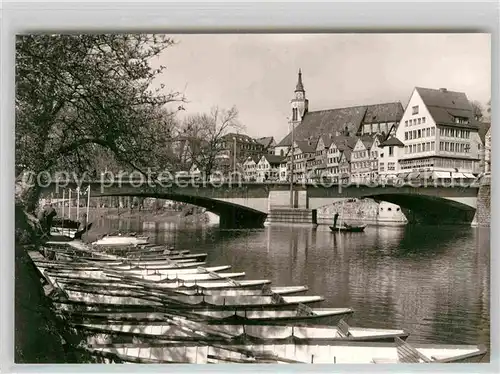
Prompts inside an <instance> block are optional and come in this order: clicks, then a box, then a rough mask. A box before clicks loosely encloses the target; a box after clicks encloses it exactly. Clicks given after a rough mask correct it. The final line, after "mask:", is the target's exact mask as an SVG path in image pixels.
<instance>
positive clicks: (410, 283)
mask: <svg viewBox="0 0 500 374" xmlns="http://www.w3.org/2000/svg"><path fill="white" fill-rule="evenodd" d="M98 226H101V229H102V228H105V229H110V230H112V229H118V227H120V228H121V229H122V230H123V229H124V228H128V229H129V230H130V231H135V232H143V233H144V234H146V235H149V237H150V241H151V242H153V243H168V244H172V245H174V246H175V247H176V248H180V249H189V250H191V251H192V252H207V253H208V257H207V264H209V265H226V264H228V265H231V266H232V271H245V272H246V279H270V280H271V281H272V283H273V285H275V286H288V285H307V286H308V287H309V291H308V293H307V294H309V295H322V296H323V297H324V298H325V301H324V302H322V303H321V304H320V306H321V307H351V308H353V309H354V310H355V313H354V315H353V316H352V317H351V319H350V320H349V323H350V324H351V325H353V326H363V327H381V328H403V329H405V330H407V331H408V332H410V334H411V335H410V337H409V338H408V342H419V343H443V344H479V343H482V344H485V345H486V346H489V341H490V304H489V300H490V288H489V285H490V270H489V269H490V256H489V253H490V235H489V230H488V229H473V228H469V227H464V226H460V227H456V226H455V227H454V226H443V227H425V226H407V227H404V228H391V227H368V228H367V229H366V231H365V232H364V233H350V234H345V233H342V234H340V233H335V234H334V233H331V232H330V231H329V229H328V227H326V226H325V227H323V226H320V227H318V228H317V229H311V228H300V227H293V228H291V227H284V226H282V227H275V226H273V227H266V228H265V229H262V230H248V231H245V230H241V231H220V230H218V229H217V228H216V227H210V226H206V225H181V224H177V223H148V222H141V221H140V220H133V221H127V222H123V221H121V222H120V221H105V220H102V219H101V221H99V222H98ZM103 226H104V227H103Z"/></svg>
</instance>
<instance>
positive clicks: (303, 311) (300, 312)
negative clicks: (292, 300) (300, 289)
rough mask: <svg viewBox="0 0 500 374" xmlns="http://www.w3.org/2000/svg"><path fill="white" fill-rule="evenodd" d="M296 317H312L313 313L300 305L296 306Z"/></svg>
mask: <svg viewBox="0 0 500 374" xmlns="http://www.w3.org/2000/svg"><path fill="white" fill-rule="evenodd" d="M297 316H299V317H300V316H304V317H307V316H314V312H313V310H312V309H311V308H310V307H308V306H307V305H305V304H302V303H301V304H299V305H297Z"/></svg>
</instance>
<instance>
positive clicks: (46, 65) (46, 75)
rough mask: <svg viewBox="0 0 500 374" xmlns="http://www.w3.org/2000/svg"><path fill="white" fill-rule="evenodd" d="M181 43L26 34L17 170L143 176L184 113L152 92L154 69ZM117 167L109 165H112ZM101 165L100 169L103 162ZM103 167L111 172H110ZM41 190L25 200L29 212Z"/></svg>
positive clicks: (166, 96) (19, 72)
mask: <svg viewBox="0 0 500 374" xmlns="http://www.w3.org/2000/svg"><path fill="white" fill-rule="evenodd" d="M173 45H174V41H173V40H172V39H171V38H169V37H166V36H159V35H143V34H137V35H125V34H121V35H118V34H113V35H107V34H106V35H97V34H92V35H90V34H86V35H24V36H19V37H18V38H17V41H16V166H17V168H16V171H17V172H18V173H22V172H25V171H30V172H32V173H33V174H38V173H40V172H42V171H49V172H53V171H55V170H57V168H67V170H71V171H77V172H79V173H83V172H89V171H94V172H96V171H97V170H98V169H100V168H102V167H103V166H106V162H109V164H110V165H109V166H110V167H113V168H116V167H118V166H119V165H127V166H128V167H130V168H131V170H143V168H144V167H145V166H147V165H149V164H150V163H151V160H152V155H155V157H156V156H157V157H166V155H165V154H163V155H160V154H159V153H158V146H157V145H158V144H159V142H160V143H161V141H167V138H168V134H167V133H165V132H163V131H159V127H161V126H163V125H165V121H159V118H162V119H165V118H168V116H165V111H166V110H167V109H165V108H166V107H167V105H169V104H175V107H174V109H172V108H170V109H169V114H172V115H173V113H175V112H176V111H177V110H178V109H182V103H183V102H184V97H183V96H182V94H181V93H179V92H175V91H172V92H167V93H165V90H164V89H165V87H164V86H163V85H162V86H161V87H159V88H157V89H153V88H152V83H153V81H154V79H155V78H156V77H158V76H159V75H160V74H161V73H162V71H163V69H164V68H165V67H164V66H160V67H159V68H157V69H153V68H152V67H151V65H150V63H151V61H152V59H153V58H157V57H158V56H159V55H160V53H162V52H163V51H164V50H165V49H167V48H169V47H171V46H173ZM108 158H109V160H110V161H104V162H103V159H108ZM153 159H154V157H153ZM96 161H97V162H96ZM103 164H104V165H103ZM39 193H40V189H39V187H38V186H35V187H32V188H24V189H23V191H22V193H21V194H20V195H19V196H18V197H19V198H20V199H21V200H22V201H23V204H24V205H25V206H26V207H27V209H28V210H29V211H32V210H33V209H34V208H35V206H36V202H37V201H38V197H39Z"/></svg>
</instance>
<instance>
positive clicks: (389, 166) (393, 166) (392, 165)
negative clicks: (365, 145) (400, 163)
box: [387, 162, 396, 171]
mask: <svg viewBox="0 0 500 374" xmlns="http://www.w3.org/2000/svg"><path fill="white" fill-rule="evenodd" d="M387 170H390V171H394V170H396V163H395V162H389V163H388V164H387Z"/></svg>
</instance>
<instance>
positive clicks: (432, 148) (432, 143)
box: [431, 142, 435, 151]
mask: <svg viewBox="0 0 500 374" xmlns="http://www.w3.org/2000/svg"><path fill="white" fill-rule="evenodd" d="M434 144H435V142H431V151H433V150H434Z"/></svg>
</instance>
